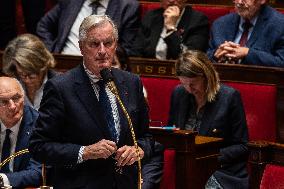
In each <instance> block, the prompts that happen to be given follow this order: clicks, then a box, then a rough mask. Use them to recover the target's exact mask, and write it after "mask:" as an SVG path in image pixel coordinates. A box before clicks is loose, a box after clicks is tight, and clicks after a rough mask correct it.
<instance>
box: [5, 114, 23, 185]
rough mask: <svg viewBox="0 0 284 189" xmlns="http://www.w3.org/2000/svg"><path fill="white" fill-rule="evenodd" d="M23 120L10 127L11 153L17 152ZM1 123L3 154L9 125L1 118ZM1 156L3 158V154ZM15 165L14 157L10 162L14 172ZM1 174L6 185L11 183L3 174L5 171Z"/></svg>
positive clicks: (10, 167)
mask: <svg viewBox="0 0 284 189" xmlns="http://www.w3.org/2000/svg"><path fill="white" fill-rule="evenodd" d="M21 121H22V118H21V119H20V120H19V121H18V122H17V123H16V124H15V125H14V126H13V127H11V128H9V129H10V130H11V133H10V140H11V149H10V150H11V153H10V154H13V153H15V149H16V144H17V137H18V133H19V128H20V125H21ZM0 124H1V134H0V139H1V154H2V148H3V143H4V140H5V136H6V129H7V127H6V126H5V125H4V123H3V122H2V121H1V120H0ZM0 158H1V156H0ZM2 161H3V160H2V159H1V162H2ZM13 165H14V159H12V160H11V161H10V162H9V169H10V171H11V172H13ZM0 175H1V176H2V178H3V181H4V184H5V185H10V182H9V180H8V177H7V176H6V175H5V174H3V173H0Z"/></svg>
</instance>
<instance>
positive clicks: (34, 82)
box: [2, 34, 56, 110]
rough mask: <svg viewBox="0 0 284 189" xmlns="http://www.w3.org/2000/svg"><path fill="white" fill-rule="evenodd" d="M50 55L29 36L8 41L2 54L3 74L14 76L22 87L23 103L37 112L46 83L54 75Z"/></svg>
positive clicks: (24, 35) (52, 61)
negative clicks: (23, 92)
mask: <svg viewBox="0 0 284 189" xmlns="http://www.w3.org/2000/svg"><path fill="white" fill-rule="evenodd" d="M55 64H56V63H55V60H54V58H53V56H52V54H51V53H50V52H49V51H48V50H47V49H46V47H45V46H44V44H43V42H42V41H41V40H40V39H39V38H38V37H36V36H34V35H31V34H23V35H20V36H18V37H16V38H15V39H14V40H12V41H10V42H9V44H8V45H7V47H6V49H5V51H4V54H3V62H2V66H3V72H4V73H5V74H7V75H9V76H14V77H16V78H17V79H18V80H20V82H21V83H22V85H23V88H24V89H25V93H26V99H25V102H26V104H27V105H30V106H31V107H33V108H34V109H36V110H38V109H39V106H40V101H41V98H42V93H43V87H44V84H45V83H46V81H47V80H48V79H50V78H52V77H54V76H55V75H56V73H55V72H54V71H52V70H50V68H53V67H55Z"/></svg>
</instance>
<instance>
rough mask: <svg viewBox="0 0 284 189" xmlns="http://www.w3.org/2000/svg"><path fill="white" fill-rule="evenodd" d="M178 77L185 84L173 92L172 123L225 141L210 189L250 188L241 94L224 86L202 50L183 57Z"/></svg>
mask: <svg viewBox="0 0 284 189" xmlns="http://www.w3.org/2000/svg"><path fill="white" fill-rule="evenodd" d="M176 75H177V76H178V78H179V80H180V82H181V85H179V86H177V87H176V89H175V90H174V91H173V93H172V97H171V106H170V115H169V123H168V124H169V125H175V126H176V127H178V128H180V129H188V130H195V131H197V132H198V133H199V135H203V136H213V137H220V138H223V139H224V146H223V148H221V150H220V157H219V158H218V160H219V162H220V164H221V168H220V169H218V170H217V171H216V172H215V173H214V174H213V176H212V177H211V178H210V179H209V181H208V186H207V187H206V188H211V187H213V188H220V189H222V188H224V189H227V188H234V189H238V188H240V189H245V188H248V174H247V170H246V161H247V156H248V148H247V146H246V144H247V142H248V129H247V125H246V117H245V112H244V108H243V104H242V100H241V96H240V93H239V92H238V91H236V90H235V89H233V88H231V87H228V86H225V85H222V84H220V81H219V76H218V73H217V72H216V71H215V69H214V66H213V64H212V63H211V62H210V60H209V59H208V57H207V56H206V54H205V53H202V52H199V51H187V52H185V53H183V54H182V55H181V56H180V58H179V59H178V61H177V65H176Z"/></svg>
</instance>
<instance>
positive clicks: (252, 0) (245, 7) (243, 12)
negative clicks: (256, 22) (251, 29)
mask: <svg viewBox="0 0 284 189" xmlns="http://www.w3.org/2000/svg"><path fill="white" fill-rule="evenodd" d="M265 2H266V0H234V4H235V9H236V11H237V13H238V14H239V15H240V16H241V17H242V18H244V19H252V18H253V17H255V16H256V15H257V14H258V11H259V10H260V8H261V6H262V5H263V4H265Z"/></svg>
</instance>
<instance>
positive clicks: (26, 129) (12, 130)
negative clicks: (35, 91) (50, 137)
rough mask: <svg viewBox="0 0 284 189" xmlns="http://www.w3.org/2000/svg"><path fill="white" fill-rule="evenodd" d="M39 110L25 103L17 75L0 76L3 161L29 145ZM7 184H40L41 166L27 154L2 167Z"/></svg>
mask: <svg viewBox="0 0 284 189" xmlns="http://www.w3.org/2000/svg"><path fill="white" fill-rule="evenodd" d="M37 116H38V113H37V112H36V111H35V110H33V109H32V108H30V107H28V106H24V90H23V88H22V87H21V84H20V83H19V82H18V81H17V80H16V79H14V78H9V77H0V124H1V136H0V139H1V145H0V152H1V157H0V158H1V162H2V161H4V160H5V159H6V158H7V157H9V156H10V155H12V154H13V153H15V152H18V151H20V150H23V149H26V148H28V142H29V137H30V134H31V130H32V127H33V125H34V123H35V121H36V119H37ZM0 176H1V177H2V179H3V181H4V184H5V185H11V186H12V187H13V188H26V187H30V186H33V187H38V186H39V185H40V183H41V165H40V164H39V163H37V162H35V161H34V160H32V159H31V156H30V154H28V153H26V154H23V155H20V156H18V157H17V158H15V159H12V160H11V161H10V162H9V163H7V164H5V165H4V166H2V167H1V168H0Z"/></svg>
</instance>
